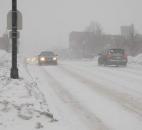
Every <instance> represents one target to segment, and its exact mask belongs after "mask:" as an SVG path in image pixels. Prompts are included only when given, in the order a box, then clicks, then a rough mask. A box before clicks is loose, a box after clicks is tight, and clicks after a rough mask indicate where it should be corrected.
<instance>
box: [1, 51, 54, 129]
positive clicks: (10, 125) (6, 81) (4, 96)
mask: <svg viewBox="0 0 142 130" xmlns="http://www.w3.org/2000/svg"><path fill="white" fill-rule="evenodd" d="M2 53H3V52H2ZM1 55H2V56H3V54H1V51H0V56H1ZM9 70H10V62H9V56H8V54H6V55H5V57H4V58H1V60H0V129H2V130H18V129H20V130H25V129H26V130H35V129H39V128H43V129H44V128H46V127H48V124H49V122H53V121H55V119H54V118H53V115H52V114H51V113H50V111H49V108H48V104H47V102H46V100H45V98H44V95H43V94H42V93H41V92H40V90H39V89H38V86H37V83H36V82H34V81H32V79H31V81H30V80H27V75H28V74H27V75H26V70H24V67H23V68H22V67H20V65H19V70H20V73H21V74H20V75H22V77H20V79H18V80H13V79H11V78H9ZM22 72H24V73H22Z"/></svg>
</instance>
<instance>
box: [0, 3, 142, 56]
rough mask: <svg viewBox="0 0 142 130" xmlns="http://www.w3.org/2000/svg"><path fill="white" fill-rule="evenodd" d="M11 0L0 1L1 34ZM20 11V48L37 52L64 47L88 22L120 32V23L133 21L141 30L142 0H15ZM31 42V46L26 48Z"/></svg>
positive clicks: (114, 32)
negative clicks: (75, 32)
mask: <svg viewBox="0 0 142 130" xmlns="http://www.w3.org/2000/svg"><path fill="white" fill-rule="evenodd" d="M11 1H12V0H0V33H1V34H2V33H3V32H4V31H5V30H6V14H7V12H8V10H9V9H10V8H11ZM17 1H18V8H19V10H20V11H21V12H22V13H23V20H24V21H23V30H22V31H21V47H22V50H23V51H27V52H29V53H30V52H33V53H36V52H38V51H39V50H43V49H45V48H47V49H48V48H53V47H67V46H68V35H69V33H70V32H71V31H82V30H84V29H85V27H86V26H88V25H89V23H90V22H91V21H97V22H99V23H100V24H101V25H102V27H103V32H105V33H111V34H119V33H120V26H121V25H130V24H134V25H135V28H136V30H137V31H138V32H139V33H142V17H141V12H142V7H141V6H142V0H17ZM29 45H30V48H29Z"/></svg>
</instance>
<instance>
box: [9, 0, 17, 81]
mask: <svg viewBox="0 0 142 130" xmlns="http://www.w3.org/2000/svg"><path fill="white" fill-rule="evenodd" d="M10 76H11V78H13V79H18V78H19V75H18V68H17V0H12V67H11V74H10Z"/></svg>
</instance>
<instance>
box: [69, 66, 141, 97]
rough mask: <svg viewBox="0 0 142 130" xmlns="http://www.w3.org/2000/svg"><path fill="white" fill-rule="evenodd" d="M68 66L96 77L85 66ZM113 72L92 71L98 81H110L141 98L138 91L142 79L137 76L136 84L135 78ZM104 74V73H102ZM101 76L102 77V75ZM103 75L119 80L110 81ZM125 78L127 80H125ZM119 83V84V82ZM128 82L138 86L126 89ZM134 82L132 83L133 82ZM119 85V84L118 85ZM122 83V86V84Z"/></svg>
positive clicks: (106, 70)
mask: <svg viewBox="0 0 142 130" xmlns="http://www.w3.org/2000/svg"><path fill="white" fill-rule="evenodd" d="M68 66H70V67H72V68H75V69H79V70H81V71H84V70H85V71H86V70H87V71H89V72H90V74H92V75H93V76H96V75H94V73H93V72H92V71H90V69H87V68H86V67H85V66H79V67H76V66H74V65H68ZM98 69H99V70H100V72H103V73H100V72H99V71H98ZM114 71H115V73H114V72H113V71H112V70H109V69H107V68H100V67H99V68H97V71H96V69H94V72H95V73H96V74H97V77H99V78H100V79H104V80H108V81H110V82H111V83H112V84H116V83H117V84H118V85H119V87H121V88H126V89H127V90H129V91H130V90H131V92H133V93H134V92H135V93H136V94H137V95H140V97H141V95H142V92H141V91H140V90H141V80H142V78H141V77H140V76H139V78H138V79H136V80H137V82H136V81H134V79H133V78H135V77H131V76H128V74H127V75H126V74H124V73H123V74H121V73H120V72H118V71H116V70H114ZM104 72H105V73H104ZM102 74H103V75H102ZM104 74H107V75H109V76H110V75H111V76H112V75H113V77H117V79H119V82H116V81H113V80H112V79H110V78H109V76H108V77H106V76H105V77H104ZM113 77H112V78H113ZM128 77H129V79H128ZM126 78H127V79H126ZM120 81H121V82H120ZM130 81H132V83H131V85H132V84H133V85H136V84H139V86H138V85H137V87H132V86H131V87H130V86H129V87H128V86H127V84H128V83H129V82H130ZM133 81H134V82H133ZM120 83H121V84H120ZM122 83H123V84H122Z"/></svg>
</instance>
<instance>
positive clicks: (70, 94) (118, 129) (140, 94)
mask: <svg viewBox="0 0 142 130" xmlns="http://www.w3.org/2000/svg"><path fill="white" fill-rule="evenodd" d="M27 71H29V73H30V74H31V76H32V77H33V78H34V79H35V80H36V82H37V83H38V85H39V87H40V88H39V89H40V90H41V91H42V92H43V93H44V94H45V97H46V99H47V102H48V104H49V107H50V110H51V111H52V112H53V113H54V115H55V117H57V118H58V120H59V121H58V122H57V123H56V125H53V126H52V127H51V130H52V129H53V130H54V129H62V130H142V85H141V84H142V66H140V65H136V64H128V66H127V67H99V66H98V65H97V63H96V62H94V61H93V62H91V61H62V62H60V64H59V65H58V66H37V65H28V66H27Z"/></svg>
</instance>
